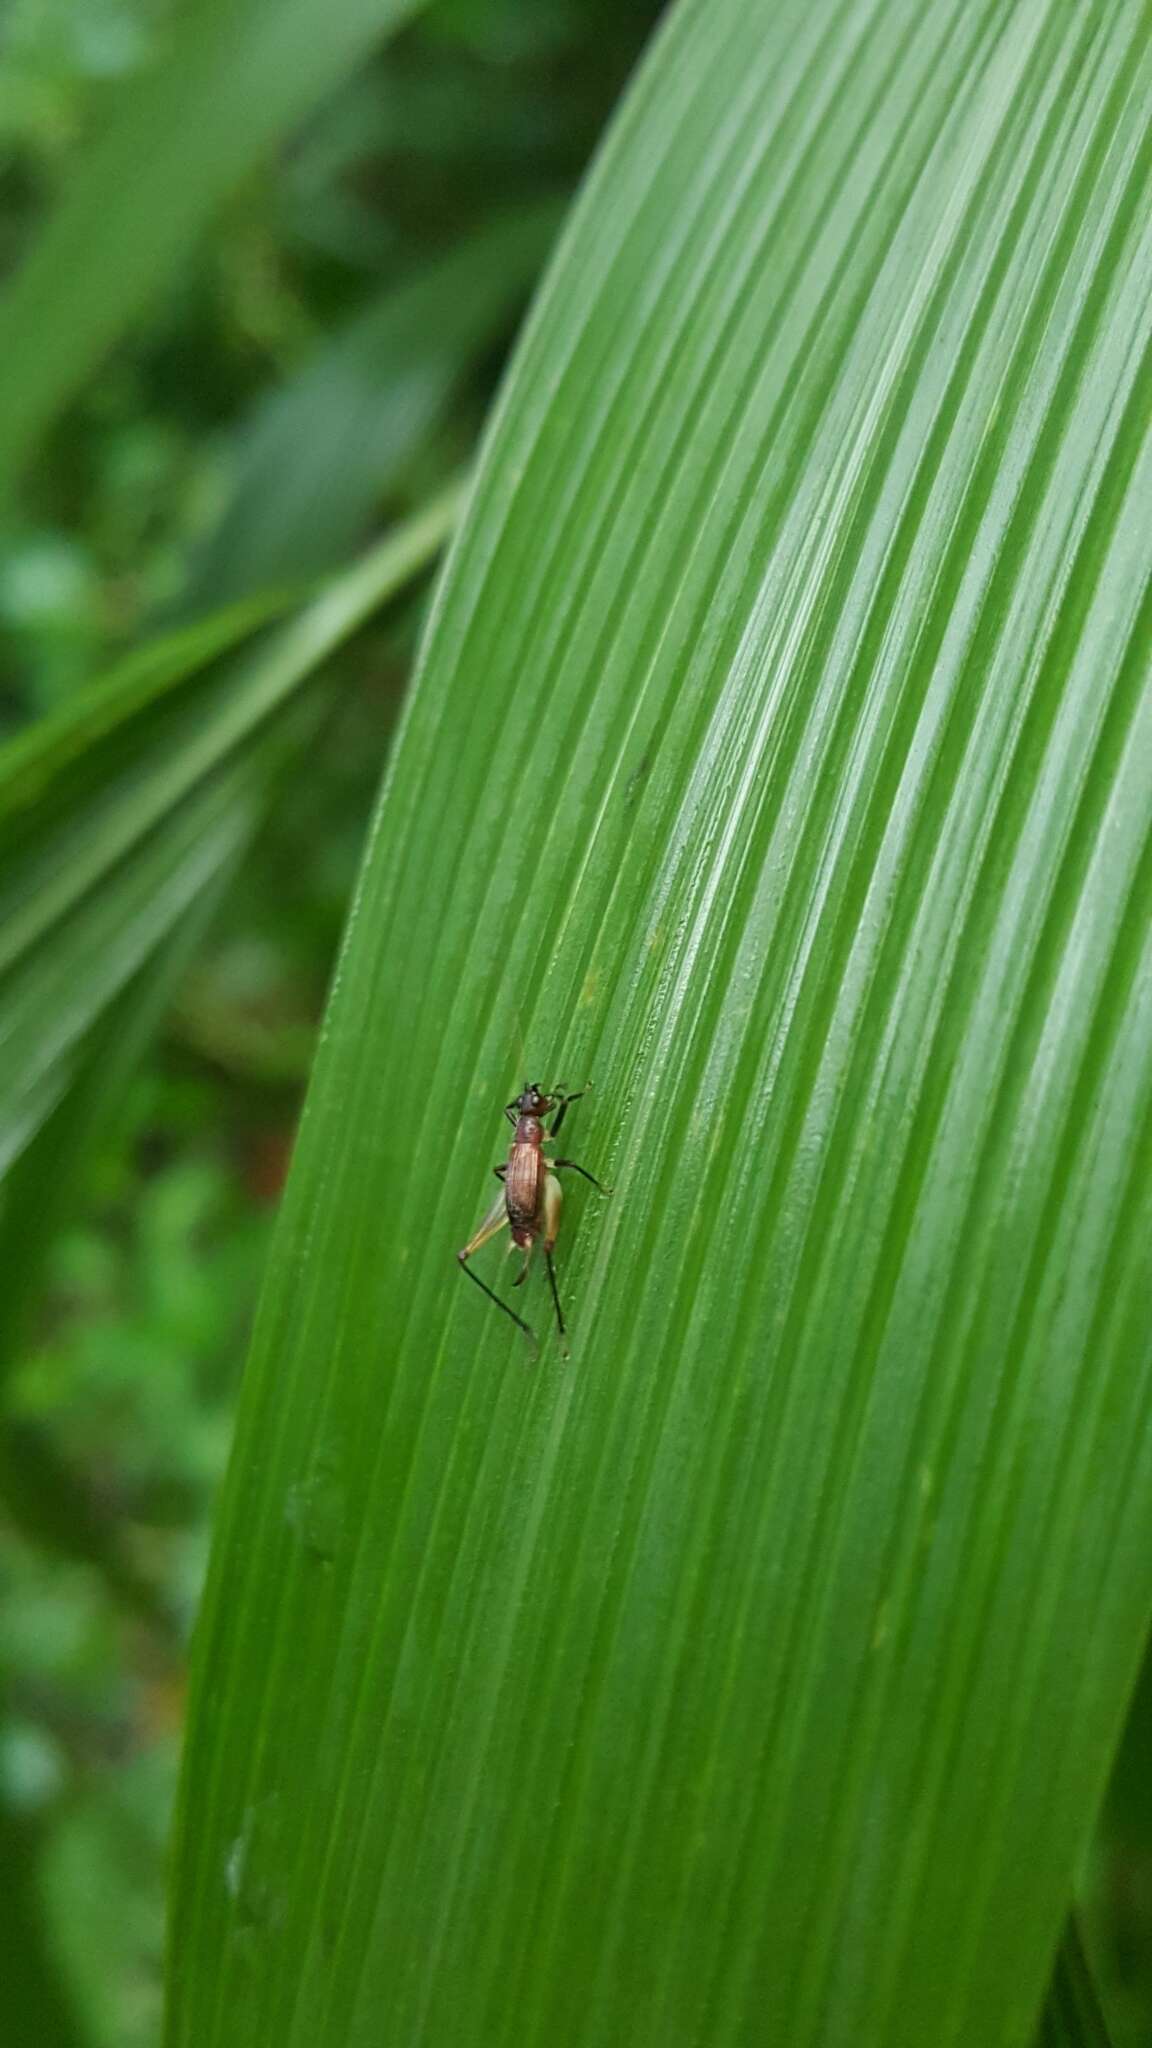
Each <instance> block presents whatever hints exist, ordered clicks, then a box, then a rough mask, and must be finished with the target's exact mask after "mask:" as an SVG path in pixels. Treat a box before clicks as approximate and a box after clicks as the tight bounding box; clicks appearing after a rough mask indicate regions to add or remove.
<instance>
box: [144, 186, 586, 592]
mask: <svg viewBox="0 0 1152 2048" xmlns="http://www.w3.org/2000/svg"><path fill="white" fill-rule="evenodd" d="M559 218H560V210H559V208H558V206H557V205H556V203H555V202H554V201H548V202H547V203H540V204H537V205H535V206H531V207H524V208H523V209H521V210H520V211H518V212H516V213H512V214H509V215H507V216H505V217H501V218H498V219H495V220H493V221H491V222H489V223H488V225H487V226H486V227H485V228H484V229H483V230H481V231H480V232H478V233H477V234H475V235H473V236H471V237H470V238H469V239H468V240H467V241H465V242H462V243H461V245H460V246H459V247H458V248H456V249H453V250H451V251H450V252H449V254H448V255H446V256H443V257H441V258H440V260H439V261H438V262H436V263H434V264H430V265H429V266H428V267H427V269H426V270H425V271H424V272H422V273H421V274H420V275H419V276H417V277H415V278H412V279H410V280H409V281H408V282H407V283H405V284H404V285H402V286H398V287H395V288H392V289H389V290H388V291H387V292H385V293H384V294H383V295H382V296H381V298H380V300H379V301H378V303H376V304H374V305H371V306H369V308H368V309H367V311H366V312H363V313H359V314H357V316H356V318H355V320H353V321H352V322H351V323H350V324H349V325H348V327H347V328H346V329H345V330H344V332H343V333H342V334H340V335H339V336H337V337H336V338H335V339H334V340H332V341H331V342H329V343H328V345H327V346H326V347H325V348H324V349H323V351H322V352H321V354H320V355H319V356H318V357H317V359H316V360H315V361H314V362H311V363H309V364H308V366H307V368H306V369H305V370H303V371H301V372H300V374H299V376H297V377H295V378H294V379H293V380H292V381H291V382H290V383H288V384H287V385H285V386H284V388H283V389H281V390H278V391H276V392H274V393H273V394H272V396H271V397H270V398H266V399H265V400H263V401H262V403H261V405H260V407H259V409H258V411H257V413H256V416H255V418H254V419H253V421H252V423H251V425H250V427H249V429H248V431H247V433H246V434H245V435H244V436H243V438H242V442H241V453H240V458H239V463H238V467H237V474H236V478H235V481H234V485H233V490H232V494H231V497H230V499H229V502H228V504H227V506H226V508H225V511H224V514H223V516H222V518H221V519H220V521H219V523H218V525H217V526H216V527H215V529H214V530H213V532H212V534H211V535H210V536H209V538H208V541H207V542H206V544H205V546H204V548H203V550H202V552H201V555H200V559H199V561H198V562H197V564H196V566H195V569H194V572H193V576H192V584H191V589H190V591H189V592H188V593H187V596H186V598H185V600H184V603H185V606H186V607H187V608H189V609H195V607H196V605H197V604H198V603H199V602H203V601H204V600H205V599H207V601H209V602H211V603H212V604H213V605H218V604H219V603H220V602H221V601H222V600H225V599H229V598H236V597H238V596H240V595H241V594H244V593H247V592H248V591H250V590H253V589H259V588H260V587H261V586H262V585H269V584H276V583H281V582H283V581H284V580H285V579H291V578H296V577H303V576H314V575H317V574H319V572H320V571H321V570H324V569H330V568H332V567H334V566H335V565H336V564H338V563H339V562H340V561H341V560H342V559H344V558H345V557H346V556H347V554H348V552H349V550H350V549H351V548H352V547H353V546H355V545H356V543H357V542H358V541H359V540H360V539H361V536H362V534H363V530H364V527H365V524H366V523H367V521H368V519H369V516H370V515H371V513H372V511H373V510H374V508H375V507H376V505H377V503H378V500H379V498H380V496H381V493H382V491H383V490H384V489H386V488H387V487H388V486H389V485H394V484H395V481H396V478H397V474H398V472H399V471H400V470H401V468H402V466H403V464H404V462H405V461H407V460H408V459H409V458H410V457H411V455H412V453H413V451H414V450H415V449H417V448H418V447H419V445H420V443H421V442H422V441H423V440H424V439H426V437H427V435H428V433H429V430H430V429H431V428H432V427H433V426H435V425H436V424H437V423H438V422H439V420H440V418H441V416H442V414H443V412H444V410H445V407H446V404H447V401H448V399H449V397H450V396H451V394H452V392H453V391H454V390H455V388H456V386H457V385H458V384H459V382H460V380H461V378H462V376H463V375H464V372H465V371H466V369H467V368H468V366H469V364H470V363H471V362H472V361H473V360H474V358H475V357H476V355H477V353H478V352H479V350H480V349H481V348H482V347H484V346H486V345H489V344H490V343H491V342H492V340H493V339H494V337H495V336H496V334H497V333H498V332H499V330H500V329H501V328H503V327H505V326H506V325H507V324H508V322H509V321H510V319H511V316H512V314H513V312H514V311H515V310H516V309H517V308H518V306H519V305H520V303H521V302H522V300H523V299H524V298H525V297H526V296H527V292H528V288H529V286H530V285H531V283H532V282H533V280H534V279H535V278H536V276H537V274H538V273H539V270H540V268H541V265H542V264H543V261H544V257H545V255H546V253H547V250H548V248H549V246H550V244H551V243H552V241H553V240H554V239H555V235H556V230H557V227H558V225H559Z"/></svg>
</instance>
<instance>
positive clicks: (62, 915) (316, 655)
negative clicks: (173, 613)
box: [0, 489, 459, 1166]
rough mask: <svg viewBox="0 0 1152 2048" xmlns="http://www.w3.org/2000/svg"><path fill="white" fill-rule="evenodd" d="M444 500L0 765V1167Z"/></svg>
mask: <svg viewBox="0 0 1152 2048" xmlns="http://www.w3.org/2000/svg"><path fill="white" fill-rule="evenodd" d="M458 503H459V490H458V489H453V490H450V491H448V492H446V493H445V494H444V495H443V496H442V497H441V499H440V500H439V501H438V502H437V503H435V504H434V505H432V506H430V507H428V508H427V510H426V511H425V512H424V513H423V514H422V515H421V516H420V517H419V518H417V519H414V520H412V521H411V522H409V524H408V525H407V526H405V527H403V528H401V529H399V530H398V531H397V532H396V533H394V534H391V535H389V536H388V538H387V539H386V540H384V541H382V542H380V543H379V544H378V545H377V546H376V547H375V548H374V549H373V550H371V551H370V552H369V554H368V555H366V556H365V558H364V559H363V560H362V561H360V562H358V563H357V564H355V566H354V567H353V568H351V569H349V570H347V571H345V572H344V574H343V575H341V576H340V577H337V578H335V579H333V581H332V583H331V584H330V585H329V587H328V588H327V589H325V590H323V591H322V592H321V593H320V594H319V595H318V596H317V597H316V598H314V599H313V601H312V602H311V603H310V604H309V605H307V606H305V607H304V608H303V609H302V610H301V611H300V612H299V614H298V615H297V616H296V617H294V618H292V619H291V620H289V621H288V622H287V623H286V624H284V625H282V626H280V627H278V628H277V629H276V630H275V631H274V632H272V633H271V634H270V635H268V636H267V637H266V638H264V639H262V640H261V641H260V642H259V643H258V644H257V645H256V647H255V648H254V649H253V650H252V651H243V652H241V653H239V654H237V655H235V656H233V657H232V659H231V661H223V660H220V659H217V660H215V661H212V660H209V661H207V663H205V660H204V657H205V655H206V654H208V653H218V651H219V648H220V646H221V643H222V637H223V636H225V635H227V634H232V635H233V636H234V634H235V632H236V630H237V629H238V627H237V621H238V622H239V627H240V628H242V627H244V626H246V625H247V624H249V622H250V618H251V609H250V608H248V609H243V608H242V609H241V610H240V611H239V612H238V613H237V614H234V615H230V618H229V620H228V621H226V622H225V625H224V626H223V627H222V626H220V625H217V624H215V623H213V622H209V623H208V624H207V625H206V626H205V627H203V628H198V629H192V630H185V631H184V632H182V633H180V634H178V635H177V636H175V639H174V642H173V643H172V645H171V647H169V648H168V649H166V650H164V649H162V650H156V651H154V652H153V653H152V654H150V655H149V656H148V657H146V658H145V659H143V660H133V661H131V662H129V663H128V664H127V665H126V668H125V670H124V671H123V673H122V674H121V675H120V676H118V677H114V678H112V679H110V680H109V682H107V683H105V684H100V685H98V686H97V687H96V689H95V691H94V692H93V698H92V701H91V702H89V701H88V700H86V699H85V700H81V701H80V702H79V703H78V704H77V706H76V707H75V708H74V709H69V710H68V711H66V712H63V713H61V714H60V715H59V716H58V717H57V718H56V719H54V720H53V721H51V722H50V723H46V724H45V725H44V726H43V727H41V728H38V729H36V730H35V731H34V732H33V733H31V734H30V735H29V736H28V737H27V739H20V740H16V741H14V742H13V743H12V745H11V747H10V748H9V749H8V750H6V751H5V752H0V873H2V875H3V881H2V883H0V924H2V931H3V938H2V940H0V1043H2V1044H3V1048H4V1060H3V1066H2V1068H0V1165H3V1166H7V1165H9V1164H10V1163H11V1162H12V1160H14V1159H15V1158H16V1157H17V1156H18V1154H19V1153H20V1152H21V1151H22V1150H23V1148H24V1147H25V1146H26V1145H27V1144H28V1143H29V1141H30V1140H31V1138H32V1137H33V1136H34V1135H35V1133H36V1131H37V1130H38V1129H39V1128H40V1126H41V1125H42V1124H43V1122H44V1121H45V1119H46V1118H47V1117H48V1116H49V1115H50V1114H51V1112H52V1110H53V1109H54V1107H55V1105H56V1103H57V1102H58V1101H59V1100H60V1097H61V1094H62V1092H63V1090H64V1089H65V1087H66V1086H67V1085H68V1081H69V1078H70V1076H71V1074H72V1072H73V1069H74V1065H75V1062H76V1060H77V1058H78V1057H79V1055H80V1051H81V1049H82V1047H83V1043H84V1040H85V1036H86V1034H87V1033H88V1032H89V1031H90V1029H91V1028H92V1026H93V1025H94V1024H95V1023H96V1021H97V1020H98V1018H99V1017H100V1016H101V1015H102V1014H103V1012H104V1011H105V1010H106V1008H107V1007H108V1005H109V1004H111V1003H112V1002H113V1001H114V1000H115V998H116V997H117V995H118V994H119V992H120V991H121V990H122V989H123V988H124V986H125V985H126V984H127V983H128V982H129V981H130V980H131V979H132V978H133V976H134V975H136V974H137V973H138V972H139V970H140V969H141V967H142V965H143V963H144V962H145V961H146V960H147V959H148V957H149V955H150V954H151V953H152V952H153V951H154V949H155V948H156V947H158V946H159V945H160V944H161V943H162V942H163V941H164V940H165V938H166V937H167V935H168V934H169V933H170V932H171V931H172V929H173V927H174V926H175V925H176V924H178V923H179V921H180V919H181V918H182V917H183V915H184V914H185V913H186V912H187V911H188V910H189V909H190V907H191V906H192V905H193V904H194V903H195V902H196V901H197V899H198V898H199V897H200V896H201V895H202V893H203V892H204V891H205V890H207V889H208V888H209V887H210V886H211V883H212V880H213V878H214V877H215V876H216V875H217V874H218V873H219V872H220V870H221V868H222V867H226V866H227V865H228V864H229V863H230V862H231V861H232V860H233V859H234V858H235V856H236V854H237V852H238V851H239V849H240V848H241V847H242V846H243V845H245V844H246V843H247V841H248V840H249V838H250V836H251V834H252V832H253V831H254V830H255V829H256V826H257V825H258V823H259V822H260V820H261V818H262V817H263V815H264V812H265V808H266V804H267V794H268V788H269V782H270V778H271V777H272V776H273V775H274V774H275V773H276V771H277V768H278V765H279V763H280V761H281V758H282V754H283V749H284V747H285V745H290V744H291V738H292V735H291V730H290V729H289V730H287V731H286V730H285V727H284V725H283V720H284V718H285V716H286V715H291V713H292V707H293V705H294V704H295V703H296V700H297V698H298V694H299V692H300V691H301V689H302V688H303V686H304V685H306V684H307V683H308V682H309V681H310V680H311V679H312V678H313V677H314V676H315V674H316V671H317V669H318V668H319V667H320V665H321V664H322V663H323V662H324V660H325V659H326V658H327V657H328V656H329V655H330V654H331V653H332V652H333V650H334V649H335V648H337V647H338V646H340V645H341V644H342V643H343V642H344V641H345V640H346V639H347V638H348V637H349V636H350V635H351V634H352V633H354V632H355V631H356V629H357V628H358V627H359V626H361V625H363V624H364V622H365V620H366V619H368V618H369V617H371V615H372V613H373V612H374V611H375V610H376V609H377V608H378V607H379V606H380V605H382V604H383V603H385V602H386V601H387V599H388V598H389V597H391V596H394V595H395V594H396V592H397V591H399V590H401V589H403V588H405V587H406V585H407V584H409V583H410V582H411V580H412V578H413V577H414V576H416V575H417V574H418V573H419V572H420V571H421V570H423V569H424V568H426V567H427V565H428V563H429V562H430V561H431V560H432V559H434V557H435V555H436V553H437V552H438V550H439V548H440V547H441V546H442V544H443V542H444V539H445V537H446V535H447V533H448V532H449V531H450V529H451V526H452V523H453V521H454V519H455V517H456V512H457V507H458ZM264 609H265V610H266V609H267V605H266V603H265V605H264Z"/></svg>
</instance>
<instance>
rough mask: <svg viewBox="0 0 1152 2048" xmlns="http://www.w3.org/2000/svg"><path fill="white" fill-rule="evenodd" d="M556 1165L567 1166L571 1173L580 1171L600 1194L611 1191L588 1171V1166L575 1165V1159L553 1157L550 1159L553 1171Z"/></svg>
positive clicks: (606, 1193) (608, 1193) (607, 1193)
mask: <svg viewBox="0 0 1152 2048" xmlns="http://www.w3.org/2000/svg"><path fill="white" fill-rule="evenodd" d="M558 1166H567V1167H568V1168H569V1169H570V1171H571V1172H572V1173H582V1174H583V1176H584V1178H585V1180H590V1181H591V1183H592V1185H593V1187H594V1188H599V1190H600V1193H601V1194H602V1195H610V1194H611V1193H612V1190H611V1188H606V1187H605V1185H604V1183H603V1181H602V1180H597V1178H596V1175H595V1174H594V1173H589V1171H588V1168H587V1167H586V1166H577V1164H576V1161H575V1160H574V1159H554V1160H553V1161H552V1168H553V1171H555V1169H556V1168H557V1167H558Z"/></svg>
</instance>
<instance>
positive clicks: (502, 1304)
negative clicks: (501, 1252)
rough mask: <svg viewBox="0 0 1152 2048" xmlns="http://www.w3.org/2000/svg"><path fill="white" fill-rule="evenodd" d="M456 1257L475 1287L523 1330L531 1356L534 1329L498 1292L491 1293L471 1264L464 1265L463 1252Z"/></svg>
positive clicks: (533, 1349) (534, 1347) (534, 1337)
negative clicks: (530, 1347)
mask: <svg viewBox="0 0 1152 2048" xmlns="http://www.w3.org/2000/svg"><path fill="white" fill-rule="evenodd" d="M458 1257H459V1260H460V1271H461V1272H462V1273H464V1274H466V1275H467V1277H468V1279H469V1280H474V1281H475V1282H476V1285H477V1287H479V1288H481V1289H482V1290H483V1292H484V1293H485V1294H486V1295H487V1296H488V1299H489V1301H494V1302H495V1303H496V1306H497V1308H502V1309H503V1311H504V1313H505V1315H506V1316H511V1318H512V1321H513V1322H514V1323H515V1325H516V1328H517V1329H518V1330H523V1332H524V1335H525V1336H526V1337H527V1339H528V1342H529V1344H530V1345H531V1346H532V1352H533V1356H535V1353H536V1349H537V1345H536V1333H535V1331H534V1330H533V1329H531V1328H530V1326H529V1325H528V1324H527V1323H526V1322H525V1321H524V1318H523V1316H518V1315H517V1313H516V1311H515V1309H514V1308H509V1306H508V1303H507V1302H506V1301H501V1299H500V1296H499V1295H498V1294H494V1293H493V1291H492V1289H491V1288H490V1287H489V1285H488V1282H487V1281H486V1280H482V1279H481V1278H480V1275H479V1273H476V1272H474V1271H473V1269H472V1267H471V1266H467V1265H465V1263H464V1253H463V1252H460V1253H459V1254H458Z"/></svg>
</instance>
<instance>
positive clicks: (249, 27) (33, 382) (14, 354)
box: [0, 0, 417, 477]
mask: <svg viewBox="0 0 1152 2048" xmlns="http://www.w3.org/2000/svg"><path fill="white" fill-rule="evenodd" d="M416 6H417V0H199V5H197V6H195V7H194V8H193V10H192V11H191V13H190V14H189V15H188V18H187V19H186V20H185V21H184V22H183V23H182V24H181V26H180V27H179V29H178V30H177V31H176V32H175V34H174V35H173V38H172V40H171V43H170V45H169V49H168V53H167V55H166V57H165V60H164V63H163V65H162V66H161V67H160V68H159V69H157V70H156V71H154V72H152V73H150V74H149V75H148V76H146V77H145V78H144V79H142V80H141V81H140V83H139V85H138V86H137V87H136V89H135V91H134V92H133V94H132V96H131V99H130V101H129V104H128V105H126V106H125V108H124V111H123V113H122V115H121V117H120V119H119V120H118V121H117V122H116V123H115V125H114V126H113V127H112V128H111V129H110V130H109V132H108V133H107V134H106V135H105V136H103V137H102V138H101V140H100V142H99V144H98V145H97V146H96V147H95V149H94V150H93V151H92V152H91V154H90V156H89V158H88V159H87V161H86V162H85V164H84V166H83V170H82V172H81V174H80V175H78V176H77V177H76V178H75V179H74V182H73V185H72V188H71V190H70V191H69V192H68V194H67V195H66V197H65V198H64V200H63V201H62V203H61V206H60V208H59V211H58V212H57V214H56V217H55V219H54V220H53V222H52V224H51V226H50V227H49V229H48V230H47V231H46V232H45V233H44V234H43V235H42V236H41V237H40V239H39V240H38V242H37V244H36V246H35V248H34V250H33V252H32V254H31V256H30V257H29V259H28V261H27V262H26V264H25V265H24V267H23V269H22V270H21V271H20V272H19V273H18V275H17V276H16V278H15V280H14V281H13V283H12V284H11V285H10V286H9V288H8V291H7V293H6V295H5V296H4V298H3V299H2V300H0V362H3V364H4V375H3V378H2V379H0V477H7V476H8V475H10V473H11V472H12V471H14V470H15V469H17V468H18V467H19V465H20V463H21V461H22V460H23V458H24V456H25V454H26V453H27V451H28V450H29V449H30V448H31V447H32V446H33V444H34V442H35V440H36V438H37V436H38V435H39V434H40V433H41V432H42V431H43V429H44V427H45V426H46V425H47V423H48V422H49V420H50V419H51V418H52V417H53V416H54V414H55V413H56V412H57V411H58V410H59V408H60V407H61V405H63V404H64V403H65V402H66V400H67V399H68V398H70V397H71V395H72V393H73V392H74V390H75V389H76V387H77V386H78V385H79V384H80V382H81V381H82V380H83V379H84V378H85V377H86V376H88V375H90V374H91V371H92V370H93V368H94V367H95V365H96V364H97V363H98V362H99V360H100V358H101V356H102V354H103V352H104V350H105V349H106V348H107V347H108V345H109V344H110V343H111V342H112V341H113V340H114V339H115V338H116V336H117V334H118V333H120V332H121V331H122V330H123V328H124V326H125V325H126V323H127V322H128V321H129V320H131V318H132V317H133V315H134V314H135V313H136V312H137V311H138V310H139V308H140V307H141V306H142V305H143V304H144V303H145V302H146V300H147V298H148V296H149V294H151V293H152V292H154V291H155V290H156V289H157V287H158V286H159V285H160V283H161V282H162V281H163V279H164V277H165V275H166V274H167V272H168V271H169V270H170V269H171V267H172V265H173V264H174V263H175V261H176V260H177V258H178V257H179V256H180V255H181V254H182V253H183V252H184V251H186V250H187V249H188V247H189V245H190V243H191V242H192V240H193V239H194V237H195V236H196V235H197V234H198V233H199V232H200V230H201V229H202V228H203V227H204V225H205V222H206V221H207V220H208V218H209V216H210V214H211V212H212V209H213V208H214V207H215V206H216V205H217V204H218V203H219V201H220V200H221V199H222V198H223V197H224V196H225V194H226V193H227V192H228V191H229V190H230V189H231V188H232V187H233V186H234V185H235V184H236V183H237V182H238V181H239V179H240V178H242V177H243V176H244V174H245V172H246V171H248V170H250V169H251V168H252V166H253V165H254V164H256V163H258V162H259V161H260V159H261V157H262V156H264V155H265V154H266V153H267V152H268V151H269V150H271V149H272V148H273V147H274V145H275V144H276V143H277V142H278V141H279V140H280V139H281V138H282V137H283V136H284V135H285V134H286V133H288V131H289V130H290V129H291V128H292V127H294V126H295V125H296V124H297V123H298V122H299V121H300V120H301V118H302V117H303V115H304V114H306V113H307V111H308V109H309V108H310V107H312V106H314V105H315V104H316V102H317V101H318V100H319V99H321V98H322V97H323V95H324V94H325V93H326V92H327V91H329V90H330V88H331V87H332V86H333V85H334V84H335V83H336V81H337V80H338V79H340V78H341V77H342V76H343V75H344V73H345V72H347V71H349V70H351V68H352V66H353V65H354V64H355V62H356V61H357V59H358V58H360V57H363V56H364V54H365V53H366V51H368V50H369V49H370V48H371V47H372V45H373V44H374V43H375V42H377V41H379V39H380V38H381V37H383V36H384V35H385V34H386V33H387V32H388V30H389V29H391V28H394V27H395V26H396V24H397V23H398V22H399V21H401V20H403V19H404V18H405V17H406V16H408V15H411V14H413V13H414V12H415V11H416Z"/></svg>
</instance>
